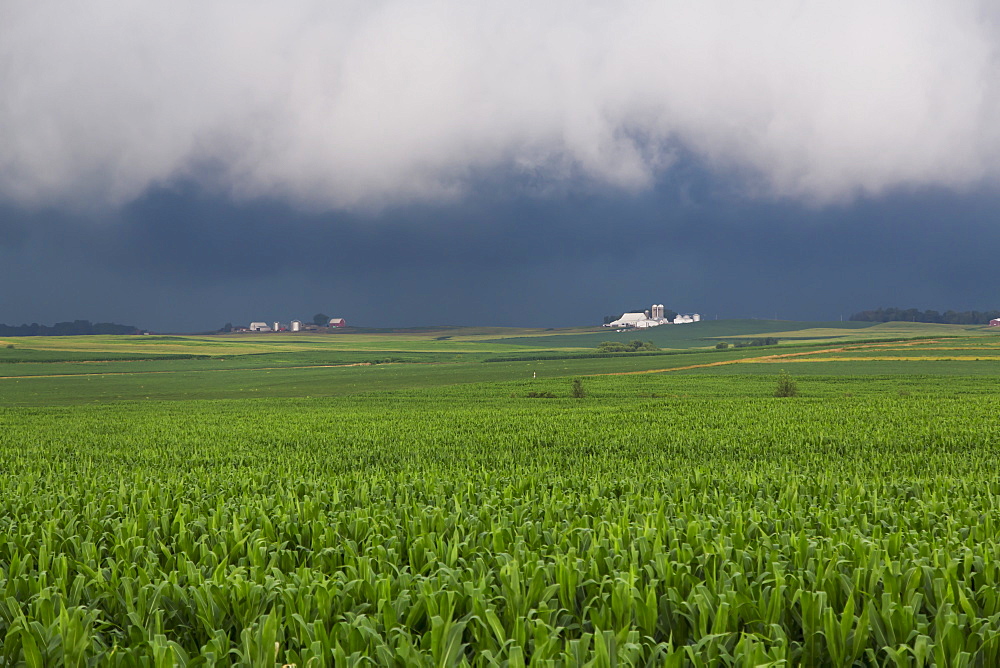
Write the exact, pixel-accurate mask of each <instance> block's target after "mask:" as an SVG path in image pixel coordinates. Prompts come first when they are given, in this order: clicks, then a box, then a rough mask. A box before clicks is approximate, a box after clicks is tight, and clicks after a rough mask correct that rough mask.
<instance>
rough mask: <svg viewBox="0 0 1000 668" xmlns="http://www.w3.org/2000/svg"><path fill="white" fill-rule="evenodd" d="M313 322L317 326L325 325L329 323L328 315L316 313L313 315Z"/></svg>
mask: <svg viewBox="0 0 1000 668" xmlns="http://www.w3.org/2000/svg"><path fill="white" fill-rule="evenodd" d="M313 324H314V325H316V326H317V327H326V326H327V325H329V324H330V316H328V315H327V314H325V313H317V314H316V315H314V316H313Z"/></svg>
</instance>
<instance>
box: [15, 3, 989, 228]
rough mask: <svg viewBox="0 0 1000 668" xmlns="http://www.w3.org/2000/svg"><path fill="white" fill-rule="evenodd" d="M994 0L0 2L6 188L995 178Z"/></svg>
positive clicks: (289, 193)
mask: <svg viewBox="0 0 1000 668" xmlns="http://www.w3.org/2000/svg"><path fill="white" fill-rule="evenodd" d="M998 44H1000V28H998V21H997V15H996V11H995V10H993V9H991V5H990V4H989V3H986V2H982V3H976V2H961V1H956V2H930V1H916V2H914V1H913V0H886V1H885V2H879V3H870V2H860V1H856V2H850V1H848V2H839V3H803V2H799V1H793V0H786V1H784V2H782V1H776V2H770V3H742V2H721V1H716V2H712V1H706V2H698V3H690V2H647V1H642V2H638V1H637V2H591V3H579V2H570V1H567V0H533V1H527V0H525V1H520V0H513V1H512V2H504V3H489V2H477V1H472V2H469V1H468V0H465V1H462V0H408V1H395V0H384V1H372V0H366V1H358V2H328V1H319V0H317V1H306V0H301V1H289V2H283V3H273V2H245V1H240V2H237V1H235V0H233V1H229V2H226V1H218V2H209V3H205V2H195V1H185V0H178V1H177V2H169V3H167V2H164V3H131V2H125V1H124V0H121V1H112V0H107V1H103V2H102V1H99V0H95V1H93V2H86V3H63V2H55V1H50V0H14V1H12V2H9V3H4V4H3V6H2V7H0V90H2V91H3V92H2V95H0V200H4V201H7V202H8V203H13V204H15V205H18V206H25V207H37V206H65V207H78V206H99V207H106V206H110V207H115V206H120V205H123V204H126V203H128V202H131V201H134V200H135V199H136V198H138V197H140V196H141V195H142V194H143V193H145V192H147V191H148V190H149V189H150V188H151V187H162V186H169V185H170V184H171V183H173V182H176V181H181V180H192V179H193V180H197V181H199V182H202V183H205V184H206V185H207V186H208V187H210V188H211V189H213V190H217V191H219V192H221V193H224V194H226V195H228V196H231V197H233V198H235V199H237V200H246V199H254V198H261V197H263V198H278V199H283V200H287V201H289V202H291V203H292V204H294V205H295V206H300V207H304V208H310V209H321V210H322V209H352V208H359V207H360V208H363V207H380V206H384V205H387V204H394V203H400V202H405V201H409V200H428V201H441V200H445V201H446V200H448V199H454V198H460V197H461V196H462V195H463V194H464V193H466V192H467V190H468V188H469V187H470V184H472V183H474V182H475V181H476V180H477V179H481V178H482V177H483V175H484V174H495V173H499V174H503V175H504V179H505V180H507V181H509V182H512V183H515V184H519V185H517V186H516V187H518V188H525V189H533V190H539V191H541V192H546V191H548V190H558V189H561V188H564V187H577V186H578V185H579V184H584V185H586V186H588V187H589V186H600V187H610V188H614V189H623V190H625V191H639V190H642V189H644V188H647V187H649V186H650V185H651V184H652V183H653V182H654V181H655V180H656V179H657V178H659V177H661V176H662V175H664V174H666V173H668V172H669V170H670V169H671V167H672V166H673V165H674V164H676V163H677V161H679V160H695V161H697V162H698V163H700V164H702V165H705V166H706V167H707V168H708V169H709V170H710V171H712V172H715V173H717V174H720V175H722V176H724V177H725V178H726V179H727V181H728V182H731V183H733V184H735V187H737V188H739V189H740V191H741V192H744V193H749V194H752V195H756V196H760V197H765V198H766V197H777V198H792V199H797V200H803V201H810V202H817V203H827V202H833V201H838V200H841V201H842V200H849V199H851V198H854V197H857V196H859V195H878V194H880V193H883V192H885V191H887V190H890V189H893V188H899V187H904V188H912V187H923V186H935V187H944V188H956V189H962V188H971V187H980V186H983V185H988V186H989V185H993V184H994V183H996V182H997V181H998V179H1000V134H998V132H1000V130H998V126H997V123H996V121H995V119H996V118H997V117H998V112H1000V68H998V67H997V65H998V61H997V55H998V54H997V46H998Z"/></svg>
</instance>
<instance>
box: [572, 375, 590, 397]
mask: <svg viewBox="0 0 1000 668" xmlns="http://www.w3.org/2000/svg"><path fill="white" fill-rule="evenodd" d="M571 394H572V396H573V398H574V399H583V398H584V397H585V396H587V393H586V391H584V389H583V381H582V380H580V379H579V378H574V379H573V389H572V392H571Z"/></svg>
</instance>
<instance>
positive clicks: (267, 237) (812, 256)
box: [0, 176, 1000, 331]
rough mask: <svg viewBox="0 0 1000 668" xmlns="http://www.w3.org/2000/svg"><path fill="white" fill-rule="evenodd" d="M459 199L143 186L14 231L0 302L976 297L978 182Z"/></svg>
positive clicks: (26, 316)
mask: <svg viewBox="0 0 1000 668" xmlns="http://www.w3.org/2000/svg"><path fill="white" fill-rule="evenodd" d="M476 201H477V202H478V203H472V202H467V203H466V204H464V205H462V206H461V207H456V206H431V205H427V206H424V207H422V208H420V209H415V208H413V207H407V208H401V209H397V210H391V211H385V212H383V213H381V214H378V215H362V214H354V215H347V214H303V213H300V212H297V211H296V210H294V209H292V208H290V207H288V206H287V205H284V204H279V203H272V204H268V205H260V204H253V205H251V204H234V203H232V202H231V201H228V200H226V199H222V198H217V197H207V196H205V195H204V194H198V193H197V191H190V190H186V189H182V190H171V191H157V192H154V193H151V194H149V195H147V196H145V197H143V198H141V199H140V200H137V201H136V202H135V203H134V204H132V205H130V206H129V207H127V208H126V210H124V211H123V212H122V214H121V216H120V218H119V219H117V220H116V221H112V223H111V224H102V225H98V226H95V227H90V228H89V230H88V231H87V232H86V233H84V232H82V230H83V229H84V227H83V226H82V223H81V222H80V221H74V220H61V221H49V222H47V223H45V224H43V225H41V226H39V225H38V222H37V221H33V222H32V223H31V224H30V225H26V226H25V227H24V231H23V234H24V235H27V240H26V241H23V242H22V243H21V245H20V250H19V251H18V252H16V253H15V252H11V253H9V254H8V255H7V256H6V257H5V258H2V259H3V260H4V263H5V266H6V267H7V268H8V270H9V271H10V272H12V274H13V275H26V276H30V277H31V278H30V282H31V286H30V287H26V290H25V295H23V296H19V295H17V294H9V293H8V294H7V295H6V296H5V298H4V300H3V301H4V305H5V310H6V311H7V312H8V313H21V314H23V315H22V316H20V320H29V321H30V320H39V321H52V320H56V319H66V318H74V317H81V318H84V317H86V318H91V319H101V318H103V319H111V320H119V321H122V320H126V321H129V322H132V323H134V324H138V325H140V326H148V327H153V328H155V329H160V330H171V329H172V330H181V331H184V330H189V331H190V330H199V329H207V328H213V327H218V326H220V325H221V324H222V323H224V322H225V321H227V320H230V321H233V322H244V321H246V322H248V321H250V320H251V319H260V318H267V319H272V318H278V319H283V320H287V319H290V318H292V317H300V318H311V316H312V314H313V313H315V312H316V311H325V312H328V313H330V312H333V311H336V312H337V314H338V315H348V316H350V317H351V320H352V322H354V323H356V324H364V325H371V326H378V325H386V326H391V325H397V326H401V325H418V324H419V325H431V324H497V325H537V326H561V325H573V324H585V323H588V322H599V321H600V318H601V317H602V316H603V315H608V314H612V313H615V312H616V311H621V310H623V309H628V308H634V307H635V306H637V305H640V304H644V303H646V302H650V303H652V302H662V303H664V304H667V305H668V306H669V307H671V308H674V309H675V310H681V311H699V312H702V313H706V314H708V315H709V316H711V317H714V316H716V315H718V316H720V317H768V318H770V317H774V316H775V315H777V316H778V317H781V318H801V319H837V318H838V317H840V316H841V315H843V316H844V317H847V316H848V315H850V314H851V313H852V312H855V311H858V310H862V309H864V308H873V307H876V306H880V305H881V306H890V305H898V306H903V307H908V306H916V307H920V308H937V309H940V310H944V309H947V308H956V309H964V308H978V309H982V308H987V307H993V305H994V301H993V300H994V299H995V281H994V280H993V279H992V270H991V268H990V267H991V266H992V265H993V264H994V262H993V258H995V257H996V256H997V254H998V252H1000V226H997V225H996V216H995V214H994V213H993V212H994V211H995V210H996V209H997V205H998V204H1000V198H998V197H997V196H995V195H990V194H977V195H975V196H961V197H960V196H956V195H954V194H952V193H948V192H946V191H938V192H927V193H922V194H911V195H906V196H895V197H893V198H881V199H872V200H862V201H859V202H855V203H854V204H852V205H851V206H843V207H827V208H824V209H816V208H813V207H805V206H802V205H798V204H795V203H788V202H785V203H773V202H770V203H769V202H757V203H746V202H737V201H729V200H725V199H720V198H719V197H718V196H717V195H716V194H714V190H713V188H712V187H711V186H710V185H708V182H707V179H704V178H701V179H699V178H697V177H696V176H695V177H693V178H692V179H691V180H690V181H688V182H687V183H685V184H684V187H683V188H681V187H678V184H676V183H661V184H659V185H658V186H657V187H655V188H653V189H651V190H650V191H649V192H647V193H645V194H643V195H641V196H629V197H617V198H613V197H606V196H602V197H593V196H590V195H577V196H567V197H564V198H560V199H559V200H547V199H539V198H533V197H524V198H511V197H495V196H493V195H484V196H482V197H480V198H479V199H477V200H476ZM2 254H3V251H2V250H0V255H2ZM38 295H43V296H44V298H43V299H39V298H38ZM8 319H9V318H8ZM0 320H2V319H0Z"/></svg>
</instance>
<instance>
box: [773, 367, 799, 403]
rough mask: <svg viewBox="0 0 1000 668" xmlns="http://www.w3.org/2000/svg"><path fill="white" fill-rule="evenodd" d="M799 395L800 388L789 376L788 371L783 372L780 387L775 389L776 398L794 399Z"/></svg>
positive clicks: (779, 382)
mask: <svg viewBox="0 0 1000 668" xmlns="http://www.w3.org/2000/svg"><path fill="white" fill-rule="evenodd" d="M798 393H799V387H798V385H796V384H795V381H794V380H792V377H791V376H789V375H788V372H787V371H782V372H781V375H780V376H779V377H778V385H777V387H775V388H774V396H776V397H794V396H797V395H798Z"/></svg>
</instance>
